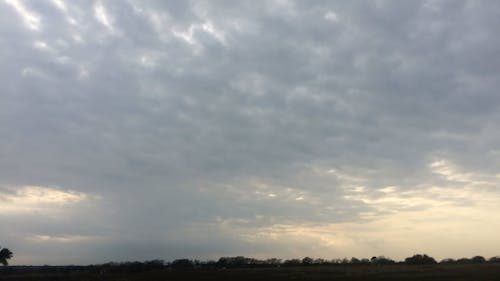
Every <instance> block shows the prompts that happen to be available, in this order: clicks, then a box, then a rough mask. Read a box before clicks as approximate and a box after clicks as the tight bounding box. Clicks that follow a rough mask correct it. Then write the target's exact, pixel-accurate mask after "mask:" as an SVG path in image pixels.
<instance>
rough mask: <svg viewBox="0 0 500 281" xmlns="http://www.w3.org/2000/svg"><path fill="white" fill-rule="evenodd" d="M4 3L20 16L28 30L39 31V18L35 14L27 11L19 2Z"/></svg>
mask: <svg viewBox="0 0 500 281" xmlns="http://www.w3.org/2000/svg"><path fill="white" fill-rule="evenodd" d="M5 3H7V4H9V5H11V6H12V7H13V8H14V9H15V10H16V12H17V13H18V14H19V16H21V18H22V19H23V21H24V23H25V24H26V26H27V27H28V28H29V29H32V30H39V29H40V23H41V19H40V16H39V15H37V14H36V13H34V12H32V11H30V10H28V9H27V8H26V7H25V6H24V4H23V2H22V1H20V0H5Z"/></svg>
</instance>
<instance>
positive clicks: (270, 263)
mask: <svg viewBox="0 0 500 281" xmlns="http://www.w3.org/2000/svg"><path fill="white" fill-rule="evenodd" d="M0 249H1V250H0V263H2V264H3V265H5V266H6V265H8V263H7V260H8V259H10V258H12V252H11V251H10V250H8V249H6V248H4V249H2V248H1V247H0ZM483 263H498V264H500V256H495V257H491V258H489V259H486V258H484V257H483V256H474V257H471V258H460V259H451V258H447V259H443V260H441V261H439V262H438V261H436V260H435V259H434V258H433V257H431V256H428V255H426V254H415V255H413V256H411V257H407V258H405V259H404V260H403V261H395V260H393V259H391V258H388V257H385V256H374V257H372V258H361V259H358V258H356V257H352V258H350V259H349V258H342V259H331V260H328V259H322V258H311V257H304V258H302V259H278V258H268V259H256V258H249V257H244V256H234V257H221V258H219V259H218V260H206V261H201V260H196V259H187V258H183V259H175V260H173V261H164V260H161V259H156V260H149V261H143V262H140V261H133V262H108V263H104V264H97V265H88V266H16V267H11V268H10V269H9V271H25V272H26V271H36V272H66V271H68V272H72V271H78V270H90V271H98V272H127V273H133V272H144V271H150V270H159V269H161V270H163V269H167V270H196V269H230V268H264V267H298V266H359V265H365V266H370V265H371V266H381V265H396V264H406V265H433V264H483ZM4 272H5V270H4Z"/></svg>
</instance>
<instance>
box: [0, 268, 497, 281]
mask: <svg viewBox="0 0 500 281" xmlns="http://www.w3.org/2000/svg"><path fill="white" fill-rule="evenodd" d="M0 280H1V281H14V280H16V281H21V280H22V281H48V280H65V281H72V280H75V281H80V280H81V281H83V280H88V281H92V280H116V281H128V280H130V281H143V280H144V281H145V280H148V281H154V280H278V281H279V280H310V281H315V280H317V281H320V280H345V281H348V280H349V281H356V280H364V281H370V280H440V281H443V280H460V281H467V280H482V281H487V280H500V264H435V265H406V264H394V265H381V266H379V265H360V266H352V265H340V266H298V267H275V268H233V269H189V270H176V269H171V268H162V269H155V270H148V271H143V272H105V271H102V270H97V269H92V268H89V267H82V268H79V267H75V268H65V267H61V268H57V269H56V268H51V267H43V268H39V269H31V270H24V269H22V268H17V269H16V268H14V269H13V270H8V271H3V272H2V273H1V275H0Z"/></svg>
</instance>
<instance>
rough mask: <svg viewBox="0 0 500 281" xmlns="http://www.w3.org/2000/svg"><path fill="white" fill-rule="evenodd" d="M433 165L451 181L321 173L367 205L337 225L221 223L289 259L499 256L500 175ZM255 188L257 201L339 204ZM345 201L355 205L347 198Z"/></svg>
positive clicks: (260, 186)
mask: <svg viewBox="0 0 500 281" xmlns="http://www.w3.org/2000/svg"><path fill="white" fill-rule="evenodd" d="M428 167H429V172H431V173H433V174H435V175H437V176H438V177H441V178H442V179H444V181H442V180H439V181H435V178H432V177H430V178H426V179H425V180H424V181H422V182H421V183H420V184H418V185H417V186H414V187H412V188H408V187H401V186H397V185H389V186H384V187H370V179H369V178H362V177H360V176H352V175H351V174H349V173H347V172H345V171H343V172H339V171H338V170H337V169H330V170H323V171H326V172H325V173H323V174H321V173H315V174H316V176H318V177H319V176H321V175H323V176H326V177H328V176H332V175H333V176H334V177H335V178H336V180H337V181H339V182H340V184H341V187H342V190H343V191H344V193H343V194H342V197H341V198H343V199H344V200H346V201H347V202H349V201H352V204H353V205H354V206H356V205H360V206H364V207H365V208H366V210H365V209H363V210H362V211H361V209H360V212H359V213H358V214H357V219H355V220H349V221H348V222H342V220H338V218H337V217H335V215H332V217H331V222H329V221H328V219H325V218H322V219H321V220H318V218H311V221H316V223H296V224H294V223H276V224H273V225H269V226H263V227H260V228H258V229H257V230H256V229H255V228H254V227H252V222H242V221H238V222H237V220H235V219H232V220H222V219H221V221H223V222H224V228H223V230H224V231H228V232H230V233H232V234H233V235H235V236H238V237H240V239H243V240H244V241H246V242H247V243H255V244H256V245H258V244H262V243H268V244H269V245H281V247H283V248H286V249H287V251H288V252H287V253H286V257H293V256H295V257H300V256H306V255H310V256H314V257H323V258H342V257H351V256H357V257H371V256H376V255H386V256H389V257H392V258H394V259H399V260H401V259H404V258H405V257H407V256H410V255H412V254H415V253H427V254H430V255H432V256H434V257H435V258H437V259H442V258H447V257H453V258H458V257H471V256H473V255H484V256H486V257H489V256H494V255H498V252H497V251H498V249H495V248H494V247H492V245H496V244H497V242H498V238H497V234H498V233H499V232H500V215H499V214H500V204H499V203H498V202H500V193H499V192H498V191H497V189H496V188H494V187H496V186H498V185H499V184H500V178H499V177H498V176H497V174H491V175H489V174H485V173H481V172H475V171H467V170H466V169H464V168H462V167H459V166H458V165H456V164H455V163H453V162H451V161H449V160H445V159H441V160H437V161H434V162H432V163H430V164H429V165H428ZM316 170H318V171H319V170H321V169H316ZM359 183H363V185H359ZM437 183H439V184H437ZM253 186H254V187H255V188H256V192H255V195H258V196H260V197H254V199H255V200H265V198H264V197H263V196H264V195H267V194H270V192H272V193H273V194H277V195H279V196H277V197H276V198H275V199H274V200H282V199H283V200H285V199H287V198H290V196H292V195H294V197H293V200H294V201H295V202H297V200H299V198H300V201H301V204H309V205H311V207H312V208H314V209H315V210H320V209H321V208H323V209H328V208H329V207H331V205H330V204H329V202H328V198H329V197H328V196H320V195H318V194H316V193H314V192H311V191H310V190H308V191H307V192H306V191H303V190H302V191H301V190H300V188H295V189H291V188H288V187H283V186H279V185H273V184H266V183H263V182H260V183H254V185H253ZM287 192H288V194H287ZM299 192H302V193H301V195H299ZM304 194H306V195H307V197H305V196H303V195H304ZM343 204H345V205H347V206H348V205H349V204H346V203H345V201H344V203H343ZM306 221H307V219H306ZM337 221H338V222H337ZM290 245H293V246H290ZM270 251H272V250H270ZM270 255H273V252H269V253H267V252H262V253H260V256H263V257H266V256H270Z"/></svg>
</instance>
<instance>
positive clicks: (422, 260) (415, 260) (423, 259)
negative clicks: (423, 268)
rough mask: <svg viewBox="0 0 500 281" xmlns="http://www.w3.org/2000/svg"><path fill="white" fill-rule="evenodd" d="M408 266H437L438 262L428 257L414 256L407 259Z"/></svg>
mask: <svg viewBox="0 0 500 281" xmlns="http://www.w3.org/2000/svg"><path fill="white" fill-rule="evenodd" d="M405 263H406V264H436V260H435V259H434V258H433V257H429V256H428V255H425V254H424V255H420V254H418V255H413V256H412V257H408V258H406V259H405Z"/></svg>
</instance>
